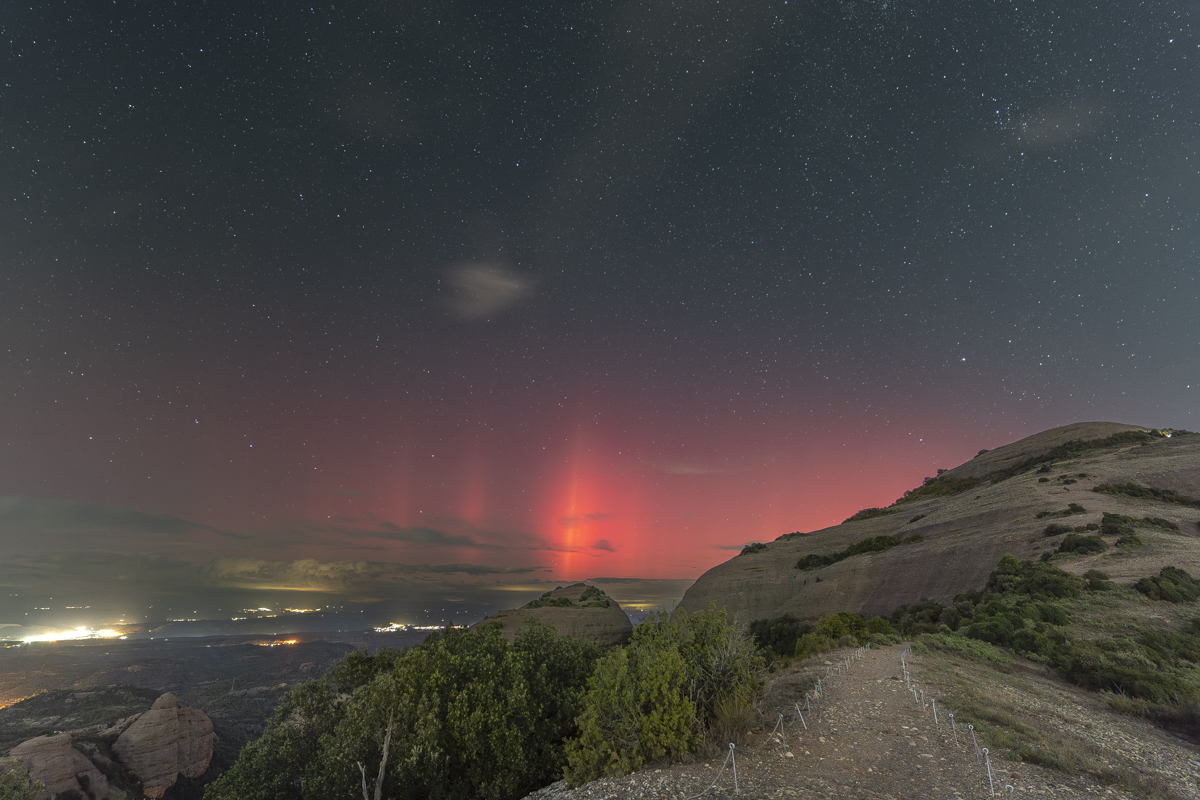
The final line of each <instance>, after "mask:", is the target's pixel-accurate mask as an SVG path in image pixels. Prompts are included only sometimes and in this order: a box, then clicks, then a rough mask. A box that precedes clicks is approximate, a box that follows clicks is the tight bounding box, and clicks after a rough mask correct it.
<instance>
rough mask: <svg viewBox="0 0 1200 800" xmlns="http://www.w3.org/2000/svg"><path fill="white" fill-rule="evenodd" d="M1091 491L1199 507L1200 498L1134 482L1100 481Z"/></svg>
mask: <svg viewBox="0 0 1200 800" xmlns="http://www.w3.org/2000/svg"><path fill="white" fill-rule="evenodd" d="M1092 491H1093V492H1100V493H1102V494H1121V495H1125V496H1126V497H1134V498H1137V499H1138V500H1158V501H1161V502H1163V503H1176V504H1178V505H1181V506H1191V507H1192V508H1200V500H1197V499H1196V498H1194V497H1188V496H1187V495H1185V494H1179V492H1176V491H1175V490H1174V489H1157V488H1155V487H1153V486H1139V485H1138V484H1136V483H1101V484H1097V485H1096V486H1094V487H1092Z"/></svg>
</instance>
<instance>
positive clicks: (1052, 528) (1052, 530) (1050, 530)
mask: <svg viewBox="0 0 1200 800" xmlns="http://www.w3.org/2000/svg"><path fill="white" fill-rule="evenodd" d="M1070 532H1071V527H1070V526H1069V525H1058V524H1057V523H1054V524H1050V525H1047V526H1046V529H1045V530H1044V531H1042V534H1043V535H1045V536H1058V535H1059V534H1063V533H1070Z"/></svg>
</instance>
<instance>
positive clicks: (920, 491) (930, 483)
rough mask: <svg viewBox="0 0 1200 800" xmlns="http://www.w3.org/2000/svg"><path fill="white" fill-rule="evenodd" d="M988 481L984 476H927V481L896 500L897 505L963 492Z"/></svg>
mask: <svg viewBox="0 0 1200 800" xmlns="http://www.w3.org/2000/svg"><path fill="white" fill-rule="evenodd" d="M985 481H987V477H983V478H951V477H947V476H945V475H938V476H937V477H935V478H926V479H925V481H924V482H923V483H922V484H921V485H920V486H918V487H917V488H915V489H909V490H908V491H907V492H905V493H904V495H903V496H902V497H900V499H898V500H897V501H896V503H895V504H896V505H901V504H903V503H912V502H915V501H917V500H925V499H927V498H930V497H945V496H947V495H952V494H961V493H962V492H965V491H968V490H970V489H974V488H975V487H976V486H978V485H979V484H981V483H984V482H985Z"/></svg>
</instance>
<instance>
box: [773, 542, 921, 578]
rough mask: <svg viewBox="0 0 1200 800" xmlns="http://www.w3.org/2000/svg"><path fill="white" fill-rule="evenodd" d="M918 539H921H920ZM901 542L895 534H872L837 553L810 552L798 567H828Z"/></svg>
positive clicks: (801, 568)
mask: <svg viewBox="0 0 1200 800" xmlns="http://www.w3.org/2000/svg"><path fill="white" fill-rule="evenodd" d="M911 540H912V537H909V538H908V539H905V541H911ZM917 541H920V540H919V539H918V540H917ZM900 543H901V542H900V540H899V539H897V538H896V537H895V536H872V537H871V538H869V539H863V540H861V541H858V542H855V543H854V544H852V545H850V546H849V547H847V548H846V549H845V550H840V551H838V552H836V553H827V554H817V553H809V554H808V555H806V556H803V557H802V558H801V559H800V560H799V561H797V562H796V569H799V570H813V569H820V568H821V567H827V566H829V565H830V564H836V563H837V562H839V561H842V560H844V559H847V558H850V557H851V556H857V555H862V554H863V553H882V552H883V551H884V550H890V549H891V548H893V547H895V546H896V545H898V544H900Z"/></svg>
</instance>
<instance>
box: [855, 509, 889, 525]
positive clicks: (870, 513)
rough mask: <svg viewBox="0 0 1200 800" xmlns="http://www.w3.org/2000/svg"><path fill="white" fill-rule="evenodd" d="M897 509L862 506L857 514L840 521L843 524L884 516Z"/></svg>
mask: <svg viewBox="0 0 1200 800" xmlns="http://www.w3.org/2000/svg"><path fill="white" fill-rule="evenodd" d="M898 510H899V509H896V508H864V509H863V510H862V511H859V512H858V513H857V514H855V515H854V516H851V517H847V518H846V519H844V520H843V521H842V524H843V525H845V524H846V523H847V522H858V521H859V520H864V519H877V518H878V517H886V516H887V515H888V514H895V513H896V512H897V511H898Z"/></svg>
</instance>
